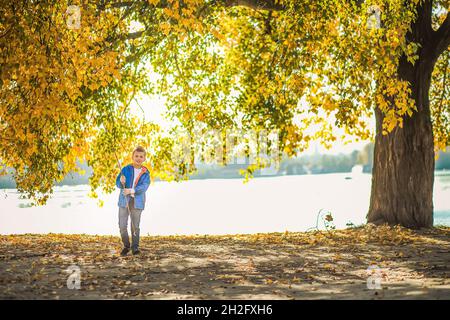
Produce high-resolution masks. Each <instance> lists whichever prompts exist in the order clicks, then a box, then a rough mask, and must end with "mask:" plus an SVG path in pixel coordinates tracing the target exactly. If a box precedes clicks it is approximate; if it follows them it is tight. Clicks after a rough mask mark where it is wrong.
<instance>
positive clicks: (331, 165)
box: [0, 143, 450, 189]
mask: <svg viewBox="0 0 450 320" xmlns="http://www.w3.org/2000/svg"><path fill="white" fill-rule="evenodd" d="M373 148H374V145H373V143H368V144H367V145H366V146H365V147H364V148H363V149H362V150H360V151H358V150H354V151H353V152H351V153H349V154H342V153H341V154H336V155H333V154H320V153H316V154H311V155H302V156H299V157H297V158H290V159H284V160H282V161H281V163H280V167H279V168H278V170H276V171H275V172H271V173H270V175H275V176H280V175H302V174H323V173H339V172H351V171H352V168H353V167H354V166H355V165H361V166H362V168H363V172H365V173H371V172H372V165H373ZM79 167H80V168H81V169H83V170H84V171H85V174H84V175H81V174H79V173H70V174H68V175H67V176H66V177H65V178H64V180H63V181H61V182H60V183H57V184H56V185H58V186H60V185H80V184H87V183H88V179H89V176H90V175H91V174H92V168H90V167H89V166H87V164H86V163H80V164H79ZM246 167H247V164H245V163H243V164H230V165H227V166H218V165H207V164H198V165H197V173H196V174H195V175H192V176H191V177H190V179H214V178H216V179H217V178H220V179H234V178H241V177H242V175H241V174H240V173H239V170H241V169H245V168H246ZM436 170H450V147H449V148H447V150H446V152H442V151H441V152H439V157H438V159H437V160H436ZM254 176H255V177H261V176H267V174H266V173H264V172H261V171H259V170H258V171H256V172H255V173H254ZM15 187H16V184H15V182H14V179H13V177H12V169H8V174H7V175H4V176H0V188H1V189H9V188H15Z"/></svg>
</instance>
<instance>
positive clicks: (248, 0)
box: [223, 0, 285, 11]
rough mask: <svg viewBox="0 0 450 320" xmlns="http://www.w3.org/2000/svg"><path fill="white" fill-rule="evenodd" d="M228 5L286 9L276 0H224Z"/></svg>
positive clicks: (260, 8)
mask: <svg viewBox="0 0 450 320" xmlns="http://www.w3.org/2000/svg"><path fill="white" fill-rule="evenodd" d="M223 4H224V5H225V6H226V7H234V6H244V7H248V8H252V9H255V10H273V11H281V10H284V9H285V8H284V6H282V5H281V4H278V3H276V1H274V0H224V1H223Z"/></svg>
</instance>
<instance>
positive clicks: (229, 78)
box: [0, 0, 450, 203]
mask: <svg viewBox="0 0 450 320" xmlns="http://www.w3.org/2000/svg"><path fill="white" fill-rule="evenodd" d="M422 2H423V1H420V0H409V1H404V0H373V1H370V0H368V1H356V0H353V1H352V0H348V1H338V0H325V1H312V0H311V1H309V0H304V1H298V0H279V1H277V0H268V1H263V0H148V1H144V0H141V1H138V0H136V1H107V0H102V1H89V0H80V1H73V3H72V4H73V5H77V6H78V7H79V8H80V26H79V28H72V27H70V24H68V19H69V18H71V17H70V15H71V13H70V12H68V11H67V2H66V1H31V0H28V1H20V2H14V1H13V2H10V1H5V0H2V1H1V5H0V17H1V18H0V137H1V140H0V158H1V160H2V161H3V164H4V165H5V166H10V167H13V168H14V169H15V179H16V181H17V183H18V189H19V190H21V191H24V192H26V193H27V194H28V195H29V196H30V197H32V198H34V199H35V200H36V201H37V202H38V203H44V202H45V201H46V199H47V198H48V195H49V193H51V191H52V186H53V184H54V182H55V181H59V180H61V179H62V178H63V177H64V176H65V175H66V174H67V173H68V172H69V171H71V170H75V168H76V160H77V159H82V160H86V161H88V164H89V165H91V166H92V167H93V169H94V170H93V172H94V174H93V176H92V177H91V179H90V181H91V185H92V187H93V189H96V188H97V187H99V186H101V187H103V188H104V189H105V190H106V191H111V190H112V189H113V188H114V178H115V175H116V174H117V161H116V160H117V158H118V159H120V160H125V159H127V156H128V153H129V151H130V148H131V147H130V145H135V144H142V145H144V146H145V147H147V148H148V150H149V153H150V154H149V156H150V160H151V164H152V168H151V169H152V175H153V177H157V176H158V177H161V178H163V179H182V178H184V177H186V175H187V174H188V173H189V172H191V171H192V170H194V169H195V166H194V163H193V159H192V158H190V159H184V160H186V161H183V162H182V163H181V162H179V158H177V157H173V156H172V155H173V152H177V150H178V151H179V148H180V144H181V143H182V142H183V139H182V138H180V136H179V135H177V134H176V131H177V130H178V131H179V130H181V129H183V130H185V131H186V132H187V133H188V134H189V135H190V137H191V138H192V139H191V142H192V143H193V144H195V143H197V144H202V146H201V147H202V148H204V147H205V146H207V145H208V144H211V141H210V140H206V141H202V140H201V139H200V138H198V137H199V136H200V133H201V132H205V130H209V129H214V130H217V131H218V132H220V133H219V137H218V140H219V143H223V141H225V140H226V136H225V131H226V130H228V129H229V130H242V131H243V132H245V131H250V130H257V131H260V130H266V131H268V132H272V131H276V132H277V133H278V139H279V141H278V143H279V145H278V147H279V150H280V152H281V153H283V154H284V155H287V156H293V155H296V154H297V153H298V152H301V151H302V150H304V149H305V148H306V147H307V146H308V143H309V141H311V140H320V141H321V142H322V143H323V144H325V145H327V144H329V143H330V142H332V141H334V140H336V139H342V138H343V137H342V136H341V133H339V132H337V131H336V130H335V129H336V128H342V129H343V130H344V132H345V134H346V135H350V136H355V137H357V138H359V139H370V138H371V137H373V133H374V132H373V130H372V129H371V128H370V127H369V126H368V122H369V121H370V118H371V117H373V113H374V110H375V108H379V110H381V111H382V113H383V114H384V115H385V117H384V119H383V134H388V133H389V132H391V131H392V130H393V129H394V128H396V127H402V125H403V121H404V118H405V116H411V115H412V114H413V113H414V112H415V111H416V107H415V103H414V100H413V99H412V98H411V97H410V95H409V94H410V92H411V88H410V84H409V83H408V82H406V81H404V80H401V79H399V78H398V76H397V66H398V64H399V60H400V59H403V58H406V59H407V61H408V62H409V63H411V64H414V63H415V62H416V61H417V59H418V57H419V54H418V52H419V51H420V50H421V48H420V44H418V43H416V42H414V41H411V39H409V38H408V31H410V30H411V29H410V28H411V24H412V23H413V22H414V21H415V19H417V16H418V12H417V10H422V8H421V7H420V5H421V3H422ZM449 4H450V2H449V1H448V0H440V1H434V2H433V7H432V12H431V14H430V15H429V16H430V17H431V21H430V26H431V30H427V32H428V33H429V34H430V37H431V39H432V40H433V41H434V42H432V43H433V44H434V45H435V48H434V49H435V50H434V51H433V54H434V55H435V56H433V55H431V56H430V59H436V60H437V62H436V65H435V67H434V72H433V76H432V86H431V90H430V101H431V114H432V121H433V130H434V138H435V146H436V149H443V148H445V146H447V145H449V144H450V134H449V132H450V103H449V98H450V92H449V81H450V80H449V76H448V73H449V69H450V67H449V61H450V50H449V40H447V39H448V38H447V37H448V36H444V34H447V33H449V32H450V31H449V30H450V27H449V25H450V15H448V8H449ZM374 19H375V20H374ZM140 94H158V95H161V96H163V97H165V99H166V106H167V108H168V113H169V115H168V116H169V118H171V119H173V120H174V121H175V122H176V123H177V126H176V127H175V128H173V131H171V132H168V133H167V132H163V130H162V129H161V128H160V127H159V126H158V125H157V124H154V123H149V122H147V121H145V119H143V118H142V117H139V116H137V115H135V114H133V113H132V112H131V111H130V108H129V106H130V103H131V102H132V101H133V100H134V99H136V98H137V97H138V96H139V95H140ZM312 127H315V128H318V129H316V130H311V128H312ZM197 138H198V139H197ZM194 142H195V143H194ZM203 142H204V143H203ZM116 157H117V158H116ZM259 160H260V159H258V161H257V162H256V165H255V166H251V167H250V168H249V173H251V172H252V170H254V169H256V168H258V167H260V166H263V165H267V163H264V162H263V161H259Z"/></svg>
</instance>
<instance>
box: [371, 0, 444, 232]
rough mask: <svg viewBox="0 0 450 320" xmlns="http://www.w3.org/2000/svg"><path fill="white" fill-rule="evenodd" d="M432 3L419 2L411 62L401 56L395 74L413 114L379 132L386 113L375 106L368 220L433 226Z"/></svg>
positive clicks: (411, 36)
mask: <svg viewBox="0 0 450 320" xmlns="http://www.w3.org/2000/svg"><path fill="white" fill-rule="evenodd" d="M431 11H432V4H431V1H430V0H425V1H424V2H423V3H422V4H419V8H418V17H417V19H416V21H415V22H414V23H413V24H412V25H411V30H410V32H409V33H408V34H407V41H414V42H416V43H419V44H420V45H421V50H420V52H419V59H418V60H417V61H416V63H415V65H413V64H411V63H409V62H408V61H407V59H406V57H405V56H402V57H401V58H400V62H399V66H398V69H397V74H398V77H399V78H400V79H402V80H406V81H408V82H409V83H410V85H411V95H412V98H413V99H414V100H415V104H416V107H417V110H418V111H417V112H414V113H413V115H412V116H411V117H409V116H405V117H404V119H403V128H400V127H397V128H395V129H394V130H393V131H392V132H391V133H389V134H387V135H383V134H382V122H383V117H384V115H383V114H382V112H381V111H380V110H379V109H378V108H376V110H375V118H376V136H375V148H374V163H373V169H372V193H371V197H370V207H369V212H368V214H367V221H368V222H372V223H375V224H382V223H387V224H390V225H395V224H399V225H402V226H404V227H407V228H413V229H417V228H422V227H427V228H428V227H432V226H433V183H434V162H435V158H434V139H433V128H432V123H431V114H430V101H429V90H430V84H431V74H432V72H433V68H434V64H435V62H436V60H437V57H438V56H439V52H438V51H439V50H436V45H435V43H434V42H435V41H434V40H433V39H435V38H433V36H434V34H435V33H436V32H433V30H432V29H431Z"/></svg>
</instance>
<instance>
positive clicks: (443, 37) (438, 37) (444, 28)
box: [431, 11, 450, 59]
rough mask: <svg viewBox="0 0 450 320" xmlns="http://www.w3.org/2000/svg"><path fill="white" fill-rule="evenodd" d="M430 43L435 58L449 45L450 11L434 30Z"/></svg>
mask: <svg viewBox="0 0 450 320" xmlns="http://www.w3.org/2000/svg"><path fill="white" fill-rule="evenodd" d="M431 45H432V46H433V49H434V52H435V57H436V59H437V58H438V57H439V56H440V55H441V54H442V52H444V50H446V49H447V48H448V46H450V11H449V12H447V17H446V18H445V20H444V22H443V23H442V24H441V26H440V27H439V29H437V30H436V31H435V32H434V34H433V40H432V43H431Z"/></svg>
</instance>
